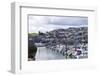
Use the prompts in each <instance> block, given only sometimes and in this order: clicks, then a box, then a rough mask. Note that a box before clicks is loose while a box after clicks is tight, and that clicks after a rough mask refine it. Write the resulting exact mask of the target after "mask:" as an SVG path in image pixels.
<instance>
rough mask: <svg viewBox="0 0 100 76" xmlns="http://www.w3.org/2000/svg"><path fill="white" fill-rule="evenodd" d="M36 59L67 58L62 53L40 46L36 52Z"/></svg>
mask: <svg viewBox="0 0 100 76" xmlns="http://www.w3.org/2000/svg"><path fill="white" fill-rule="evenodd" d="M35 58H36V61H38V60H56V59H66V58H65V56H63V55H62V54H61V53H59V52H56V51H52V50H51V49H48V48H46V47H38V50H37V53H36V57H35Z"/></svg>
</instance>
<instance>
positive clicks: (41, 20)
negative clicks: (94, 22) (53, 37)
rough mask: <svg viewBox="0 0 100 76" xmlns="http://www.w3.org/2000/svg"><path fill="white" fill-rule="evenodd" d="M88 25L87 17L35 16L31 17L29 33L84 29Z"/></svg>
mask: <svg viewBox="0 0 100 76" xmlns="http://www.w3.org/2000/svg"><path fill="white" fill-rule="evenodd" d="M87 25H88V18H87V17H61V16H34V15H29V25H28V26H29V33H33V32H34V33H38V31H41V32H46V31H51V30H54V29H60V28H64V29H66V28H69V27H83V26H87Z"/></svg>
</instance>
